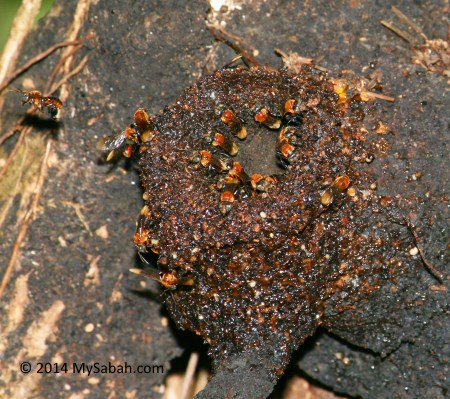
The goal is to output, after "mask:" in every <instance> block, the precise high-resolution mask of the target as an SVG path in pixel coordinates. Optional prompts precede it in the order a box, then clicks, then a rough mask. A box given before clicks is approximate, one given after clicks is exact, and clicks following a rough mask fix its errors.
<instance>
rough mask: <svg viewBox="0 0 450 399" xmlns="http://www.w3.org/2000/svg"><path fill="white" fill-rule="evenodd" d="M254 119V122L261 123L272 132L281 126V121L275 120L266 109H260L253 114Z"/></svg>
mask: <svg viewBox="0 0 450 399" xmlns="http://www.w3.org/2000/svg"><path fill="white" fill-rule="evenodd" d="M254 118H255V121H256V122H259V123H262V124H263V125H264V126H266V127H268V128H269V129H272V130H276V129H279V128H280V126H281V119H279V118H277V117H276V116H275V115H274V114H272V113H271V112H270V111H269V110H268V109H267V108H261V109H260V110H259V111H258V112H257V113H256V114H255V117H254Z"/></svg>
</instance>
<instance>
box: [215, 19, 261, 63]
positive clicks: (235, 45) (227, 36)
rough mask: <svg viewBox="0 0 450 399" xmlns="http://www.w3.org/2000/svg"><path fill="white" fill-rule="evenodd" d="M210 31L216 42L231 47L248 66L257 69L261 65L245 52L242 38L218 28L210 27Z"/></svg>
mask: <svg viewBox="0 0 450 399" xmlns="http://www.w3.org/2000/svg"><path fill="white" fill-rule="evenodd" d="M208 29H209V31H210V32H211V34H212V35H213V36H214V38H215V39H216V40H218V41H219V42H222V43H225V44H226V45H227V46H229V47H231V48H232V49H233V50H234V51H235V52H236V53H237V54H240V55H242V60H243V61H244V62H245V63H246V64H247V66H249V67H252V66H253V67H255V66H258V65H259V63H258V61H256V59H255V58H253V57H252V56H251V55H250V54H249V53H248V52H247V51H245V50H244V49H243V48H242V47H241V43H242V41H241V39H240V38H238V37H237V36H235V35H232V34H231V33H228V32H226V31H224V30H223V29H221V28H219V27H217V26H213V25H208ZM233 40H234V41H235V42H234V41H233Z"/></svg>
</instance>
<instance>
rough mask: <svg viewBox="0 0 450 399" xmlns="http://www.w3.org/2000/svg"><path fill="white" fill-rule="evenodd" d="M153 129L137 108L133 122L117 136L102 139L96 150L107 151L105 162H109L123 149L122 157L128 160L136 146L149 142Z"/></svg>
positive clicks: (148, 118)
mask: <svg viewBox="0 0 450 399" xmlns="http://www.w3.org/2000/svg"><path fill="white" fill-rule="evenodd" d="M154 131H155V127H154V125H153V123H152V122H151V120H150V117H149V116H148V114H147V111H146V110H145V109H144V108H138V109H137V110H136V112H135V113H134V122H133V123H132V124H130V125H129V126H128V127H126V128H125V130H123V131H121V132H120V133H117V134H112V135H110V136H107V137H102V138H101V139H100V140H99V141H98V143H97V148H98V149H99V150H101V151H105V152H106V151H109V154H108V156H107V157H106V161H110V160H111V159H112V158H113V157H114V155H115V154H116V153H117V151H119V150H121V149H122V148H124V149H123V156H124V157H126V158H130V157H131V155H132V154H133V150H134V148H135V147H136V146H139V145H141V144H142V143H145V142H148V141H150V140H151V139H152V138H153V136H154Z"/></svg>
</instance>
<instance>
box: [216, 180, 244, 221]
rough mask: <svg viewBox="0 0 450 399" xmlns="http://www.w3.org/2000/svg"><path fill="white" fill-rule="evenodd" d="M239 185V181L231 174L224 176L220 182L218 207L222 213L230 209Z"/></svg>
mask: <svg viewBox="0 0 450 399" xmlns="http://www.w3.org/2000/svg"><path fill="white" fill-rule="evenodd" d="M240 185H241V181H240V180H239V179H238V178H237V177H233V176H231V175H229V174H228V175H227V176H225V178H224V179H223V183H222V187H221V188H222V192H221V194H220V202H219V208H220V212H222V214H224V215H225V214H226V213H228V212H230V211H231V208H232V206H233V202H234V200H235V194H236V191H237V189H238V187H239V186H240Z"/></svg>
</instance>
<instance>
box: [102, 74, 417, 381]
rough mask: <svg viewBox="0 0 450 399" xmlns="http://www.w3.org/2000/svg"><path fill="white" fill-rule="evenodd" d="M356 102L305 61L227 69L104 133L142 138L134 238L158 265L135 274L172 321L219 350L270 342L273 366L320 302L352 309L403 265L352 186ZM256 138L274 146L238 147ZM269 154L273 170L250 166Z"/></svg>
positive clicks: (301, 334)
mask: <svg viewBox="0 0 450 399" xmlns="http://www.w3.org/2000/svg"><path fill="white" fill-rule="evenodd" d="M363 107H364V104H363V102H362V101H361V97H360V96H359V94H358V93H357V91H352V90H351V89H350V88H348V87H347V86H346V85H345V84H344V83H343V82H342V81H340V80H334V81H333V80H331V79H329V78H328V77H327V76H326V75H325V74H323V73H318V72H316V71H313V70H312V69H311V68H308V67H304V68H303V69H302V71H300V72H299V73H297V74H295V75H294V74H291V73H289V72H288V71H283V70H281V71H279V70H273V69H270V68H263V67H252V68H250V69H244V68H236V69H233V70H230V69H224V70H220V71H217V72H215V73H213V74H211V75H209V76H206V77H204V78H202V79H201V80H200V81H198V82H197V83H196V84H194V85H193V86H192V87H190V88H188V89H187V90H186V91H185V92H184V93H183V94H182V96H181V97H179V98H178V100H177V101H176V102H175V103H174V104H173V105H171V106H168V107H166V108H165V109H164V111H163V112H162V113H161V114H159V115H155V116H152V117H149V116H148V115H147V113H146V112H145V111H144V110H142V109H139V110H138V111H137V112H136V114H135V122H134V123H133V124H132V125H130V126H129V127H128V128H127V129H125V131H123V132H121V133H119V134H118V135H113V136H110V137H109V138H107V139H106V140H105V141H103V143H102V145H101V146H102V148H103V150H106V151H117V150H118V149H122V148H123V147H125V153H126V155H127V154H130V151H129V150H126V148H127V146H131V147H129V148H131V149H132V148H133V146H136V145H138V146H139V168H140V177H141V182H142V185H143V188H144V196H143V198H144V202H145V205H144V207H143V208H142V210H141V214H140V216H139V219H138V223H137V229H136V233H135V235H134V242H135V244H136V246H137V248H138V250H139V252H140V253H141V254H142V255H143V257H145V253H146V252H147V251H151V252H153V253H155V254H156V255H157V259H158V261H157V269H152V268H150V269H148V270H144V271H139V270H136V269H133V270H132V271H134V272H136V273H138V274H141V275H145V276H147V277H150V278H152V279H154V280H157V281H159V282H160V283H161V284H162V285H163V286H164V287H165V288H166V291H165V293H164V294H163V295H164V298H165V302H166V305H167V307H168V309H169V311H170V312H171V313H172V315H173V317H174V319H175V321H176V323H177V324H178V325H179V326H180V327H182V328H186V329H189V330H192V331H195V332H196V333H197V334H199V335H201V336H202V337H203V338H204V339H205V340H206V341H207V342H208V343H209V344H210V345H211V353H212V355H213V356H214V357H215V358H216V359H218V358H219V359H220V358H223V357H227V356H230V355H231V354H237V353H240V352H241V351H243V350H245V349H246V348H248V347H259V346H261V345H263V344H264V343H267V342H271V343H273V345H275V346H276V347H277V348H278V349H279V351H280V356H279V357H278V364H274V365H273V366H271V370H272V371H273V373H280V372H282V370H283V369H284V367H285V365H286V364H287V361H288V359H289V356H290V354H291V352H292V350H294V349H295V348H296V347H297V346H298V345H299V344H300V343H302V342H303V341H304V340H305V338H306V337H307V336H308V335H310V334H312V333H313V332H314V330H315V329H316V328H317V327H318V326H319V325H321V324H326V323H327V319H326V317H325V313H326V309H327V306H333V308H339V309H351V308H352V307H353V306H354V304H355V303H357V301H359V300H362V299H363V298H367V296H368V295H370V294H371V293H372V292H374V291H375V290H377V289H378V288H379V287H380V284H381V283H380V282H381V281H383V280H390V279H391V278H392V276H393V275H395V274H397V273H401V272H402V270H404V266H405V265H406V264H407V262H406V260H405V257H407V251H406V246H407V245H409V243H408V242H407V241H405V240H403V241H400V240H399V239H398V237H399V235H400V232H399V228H398V227H397V226H394V225H393V224H392V223H390V222H389V221H388V219H386V218H385V217H382V216H380V214H382V213H383V210H382V208H383V205H382V204H380V202H379V200H378V197H377V196H376V195H367V194H366V195H361V194H360V193H361V191H360V190H358V186H362V185H365V184H366V183H367V178H366V177H365V176H364V174H363V173H362V172H361V170H360V168H359V167H358V164H357V163H355V161H354V160H355V159H362V160H364V159H365V156H366V154H367V149H366V147H365V138H364V133H363V132H364V129H361V127H362V121H363V118H364V111H363ZM257 136H260V137H262V140H263V141H268V142H270V141H271V140H272V139H271V138H272V137H273V136H275V139H274V140H273V141H271V142H273V143H274V145H273V147H271V148H272V149H271V154H265V153H263V152H261V151H259V149H258V148H256V149H255V148H254V149H253V150H252V151H251V152H250V154H249V153H248V151H247V152H246V151H243V149H245V146H246V145H248V144H246V143H249V142H250V141H251V139H252V138H254V137H257ZM269 147H270V146H269ZM241 150H242V151H241ZM268 157H272V158H273V159H274V160H275V162H276V163H277V168H278V172H277V173H265V171H264V170H263V169H256V170H253V171H252V172H254V173H250V170H251V169H255V165H256V168H258V165H259V164H261V165H262V164H263V163H266V161H267V159H266V158H268ZM248 165H253V166H248ZM377 223H378V224H379V223H382V225H383V229H380V232H377V231H374V230H373V229H372V226H373V225H374V224H377ZM392 242H395V245H392Z"/></svg>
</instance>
